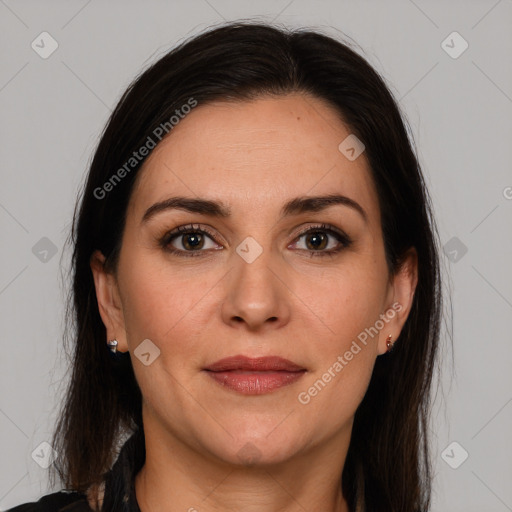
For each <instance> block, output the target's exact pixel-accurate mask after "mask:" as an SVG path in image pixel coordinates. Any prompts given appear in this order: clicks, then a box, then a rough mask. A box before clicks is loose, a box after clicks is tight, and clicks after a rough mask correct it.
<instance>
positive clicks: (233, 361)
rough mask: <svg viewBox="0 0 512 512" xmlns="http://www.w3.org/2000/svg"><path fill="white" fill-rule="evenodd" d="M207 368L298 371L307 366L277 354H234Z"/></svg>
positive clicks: (215, 370)
mask: <svg viewBox="0 0 512 512" xmlns="http://www.w3.org/2000/svg"><path fill="white" fill-rule="evenodd" d="M205 370H209V371H211V372H225V371H231V370H240V371H260V372H264V371H285V372H298V371H302V370H305V368H303V367H301V366H299V365H297V364H295V363H292V362H291V361H289V360H288V359H283V358H282V357H277V356H268V357H256V358H250V357H246V356H232V357H226V358H225V359H220V360H219V361H217V362H215V363H213V364H211V365H210V366H207V367H206V368H205Z"/></svg>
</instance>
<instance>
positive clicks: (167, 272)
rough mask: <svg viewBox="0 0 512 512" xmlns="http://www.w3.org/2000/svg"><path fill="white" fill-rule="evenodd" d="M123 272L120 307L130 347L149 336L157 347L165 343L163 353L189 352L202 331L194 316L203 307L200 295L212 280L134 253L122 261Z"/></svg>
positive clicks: (199, 316)
mask: <svg viewBox="0 0 512 512" xmlns="http://www.w3.org/2000/svg"><path fill="white" fill-rule="evenodd" d="M126 269H133V270H131V271H127V270H126ZM124 272H125V273H124V275H125V276H126V277H125V279H124V281H123V283H122V295H123V310H124V317H125V326H126V330H127V336H128V343H129V345H130V350H133V349H135V348H136V346H137V344H138V343H140V342H141V341H142V340H144V339H146V338H149V339H150V340H152V341H153V342H154V343H155V344H156V345H157V346H159V347H160V348H162V347H163V346H164V345H165V346H166V349H165V352H168V351H170V352H172V353H174V354H173V355H175V354H176V352H180V351H185V352H186V353H187V354H185V355H189V354H190V353H191V352H192V351H193V350H194V339H196V338H197V337H198V336H200V334H201V332H204V325H203V324H202V323H201V322H200V321H198V319H200V318H202V317H201V311H202V310H203V309H204V304H205V301H204V299H203V296H204V295H205V292H206V291H207V290H208V289H209V288H210V287H211V286H212V284H213V281H212V283H209V281H208V279H206V277H204V278H202V277H201V276H200V275H196V276H194V277H193V278H191V274H190V272H187V273H184V272H179V271H178V270H176V269H175V268H174V269H173V268H172V267H171V266H170V265H169V264H167V265H165V266H163V265H162V263H161V261H159V260H158V259H151V258H149V257H147V256H146V257H137V256H136V255H134V257H132V258H130V260H129V261H128V260H127V261H126V262H125V270H124ZM202 299H203V300H202ZM192 318H193V319H194V321H191V319H192ZM170 341H172V343H170ZM185 341H186V343H181V342H185ZM162 355H165V354H164V351H162Z"/></svg>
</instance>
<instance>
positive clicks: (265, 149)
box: [91, 94, 417, 512]
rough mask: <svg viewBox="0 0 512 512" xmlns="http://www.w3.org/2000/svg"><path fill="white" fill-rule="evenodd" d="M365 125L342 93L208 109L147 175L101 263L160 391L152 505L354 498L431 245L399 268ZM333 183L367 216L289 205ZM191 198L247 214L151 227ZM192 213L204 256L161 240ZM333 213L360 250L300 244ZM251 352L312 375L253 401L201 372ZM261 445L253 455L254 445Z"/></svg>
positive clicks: (142, 381)
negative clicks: (256, 252) (355, 348)
mask: <svg viewBox="0 0 512 512" xmlns="http://www.w3.org/2000/svg"><path fill="white" fill-rule="evenodd" d="M350 133H351V132H350V129H349V128H348V127H347V126H345V125H344V124H343V123H342V122H341V120H340V119H339V117H338V116H337V114H336V112H335V111H334V110H333V109H332V108H331V107H330V106H328V105H326V104H325V103H324V102H323V101H321V100H320V99H317V98H314V97H311V96H307V95H303V94H290V95H287V96H281V97H273V98H270V97H263V98H260V99H257V100H252V101H250V102H238V103H235V102H233V103H228V102H222V103H220V102H217V103H214V104H209V105H199V106H197V107H196V108H195V109H193V111H192V112H191V113H190V114H189V115H187V117H186V118H185V119H184V120H182V121H181V122H180V123H179V124H178V125H177V126H176V127H175V128H174V129H173V130H172V132H171V133H170V135H169V136H168V137H167V138H166V139H164V140H163V141H162V142H161V143H160V144H159V145H158V146H157V147H156V148H155V150H154V151H153V152H152V153H151V155H150V157H149V158H148V160H147V161H146V162H145V164H144V166H143V169H142V170H141V171H140V174H139V176H138V177H137V182H136V185H135V189H134V193H133V195H132V197H131V200H130V203H129V206H128V211H127V218H126V226H125V231H124V233H123V241H122V248H121V252H120V259H119V264H118V267H117V269H116V272H115V273H108V272H106V271H105V269H104V268H103V264H102V263H103V261H104V258H103V255H102V254H101V253H99V252H98V251H97V252H96V253H95V254H94V255H93V257H92V258H91V268H92V271H93V274H94V280H95V286H96V294H97V299H98V304H99V309H100V313H101V317H102V319H103V322H104V324H105V326H106V329H107V336H108V339H114V338H115V339H117V340H118V342H119V345H118V350H120V351H130V354H131V358H132V361H133V365H134V370H135V374H136V378H137V381H138V383H139V386H140V388H141V391H142V395H143V420H144V430H145V433H146V453H147V456H146V463H145V465H144V467H143V468H142V470H141V471H140V472H139V473H138V475H137V477H136V482H135V487H136V495H137V501H138V503H139V506H140V508H141V510H142V511H143V512H150V511H157V510H158V511H164V512H166V511H169V512H170V511H190V512H193V511H194V510H197V511H198V512H199V511H223V512H225V511H231V510H233V511H234V510H244V511H245V512H263V511H265V512H277V511H279V512H292V511H293V512H295V511H297V512H298V511H301V512H303V511H304V510H307V511H311V512H312V511H326V510H329V511H333V512H346V511H348V507H347V503H346V501H345V499H344V497H343V495H342V492H341V486H340V482H341V474H342V470H343V465H344V462H345V457H346V453H347V450H348V446H349V442H350V436H351V431H352V424H353V417H354V414H355V411H356V409H357V407H358V405H359V404H360V402H361V400H362V399H363V397H364V394H365V392H366V389H367V387H368V384H369V380H370V377H371V374H372V370H373V366H374V363H375V360H376V358H377V357H378V356H379V355H381V354H384V353H385V352H386V350H387V347H386V338H387V337H388V335H389V334H391V335H392V337H393V340H396V339H397V337H398V336H399V334H400V331H401V329H402V327H403V324H404V323H405V321H406V319H407V315H408V314H409V311H410V307H411V304H412V300H413V295H414V291H415V287H416V283H417V258H416V253H415V252H414V250H412V251H410V253H409V256H408V258H407V260H406V262H405V264H404V266H403V267H402V270H401V271H400V272H399V273H398V274H397V275H395V276H392V275H390V274H389V273H388V269H387V266H386V263H385V254H384V245H383V239H382V232H381V228H380V212H379V207H378V198H377V193H376V190H375V187H374V184H373V181H372V179H371V176H370V171H369V166H368V162H367V160H366V158H365V154H364V153H363V154H362V155H361V156H360V157H358V158H357V159H356V160H354V161H349V160H348V159H347V158H346V157H345V156H344V155H343V154H342V153H341V152H340V151H339V150H338V145H339V144H340V142H341V141H343V140H344V139H345V138H346V137H347V136H348V135H349V134H350ZM332 193H339V194H343V195H345V196H348V197H350V198H351V199H353V200H354V201H357V203H359V204H360V205H361V207H362V208H363V209H364V210H365V212H366V215H367V222H365V220H364V219H363V217H362V216H361V215H360V214H359V213H358V212H357V211H356V210H354V209H352V208H350V207H347V206H344V205H334V206H330V207H329V208H327V209H325V210H322V211H319V212H308V213H301V214H296V215H292V216H289V217H285V218H282V219H281V218H280V209H281V207H282V205H283V204H284V203H285V202H286V201H287V200H289V199H291V198H295V197H298V196H306V195H307V196H312V195H326V194H332ZM177 195H180V196H186V197H191V198H192V197H200V198H205V199H211V200H216V201H222V203H223V204H224V205H226V206H228V207H229V208H230V209H231V216H230V217H228V218H215V217H211V216H208V215H204V214H196V213H189V212H186V211H183V210H168V211H163V212H160V213H158V214H157V215H155V216H154V217H152V218H151V219H150V220H149V221H148V222H147V223H141V219H142V217H143V215H144V212H145V211H146V210H147V209H148V208H149V207H150V206H151V205H153V204H154V203H156V202H158V201H161V200H163V199H166V198H168V197H171V196H177ZM192 223H194V224H195V226H194V227H197V226H196V224H201V225H205V226H207V227H209V228H210V230H212V231H213V233H214V234H215V235H216V239H210V238H209V235H204V237H205V242H204V244H205V245H204V246H203V248H202V249H196V251H197V250H200V251H202V254H200V255H199V256H197V257H189V258H187V257H180V256H178V255H173V254H170V253H168V252H166V251H165V250H164V249H163V248H162V247H161V246H160V245H159V244H158V240H159V238H160V237H163V235H164V234H165V233H167V232H169V231H171V230H172V229H174V228H175V227H178V226H183V225H188V224H192ZM319 223H327V224H331V225H332V226H334V227H336V228H338V229H340V230H342V231H344V232H345V233H346V234H347V235H348V236H349V237H350V238H351V239H352V240H353V243H352V245H351V246H349V247H347V248H342V249H341V251H340V252H339V253H337V254H335V255H334V256H332V257H330V256H325V257H311V252H313V251H314V250H315V248H314V246H313V247H312V246H311V243H309V245H308V243H307V241H308V240H311V237H309V239H308V236H307V235H306V236H302V237H301V238H300V240H298V231H299V230H300V229H301V228H307V227H309V226H313V227H314V226H316V225H318V224H319ZM322 233H324V236H326V237H327V238H328V241H327V243H328V246H322V247H323V248H321V249H317V252H318V251H328V250H329V249H331V248H333V247H337V246H339V242H338V240H337V239H336V237H335V236H334V235H332V234H329V232H328V231H327V232H326V231H322ZM247 236H251V237H253V238H254V239H255V240H256V241H257V242H258V244H259V245H260V246H261V248H262V250H263V252H262V254H261V255H260V256H259V257H258V258H257V259H256V260H255V261H253V262H252V263H247V262H246V261H245V260H244V259H243V258H241V257H240V256H239V255H238V253H237V252H236V248H237V246H238V245H239V244H240V243H241V242H242V241H243V240H244V239H245V238H246V237H247ZM183 241H190V239H187V237H185V236H183V235H181V236H178V237H177V238H175V239H174V241H173V242H172V246H173V247H174V248H176V249H181V250H182V251H186V249H185V248H184V246H183V245H182V242H183ZM189 247H190V246H189ZM218 247H220V248H221V249H219V250H214V248H218ZM308 249H309V252H308ZM189 252H190V249H189ZM395 302H398V303H399V304H400V305H401V306H402V309H401V310H400V312H397V313H396V314H395V315H394V317H393V318H392V319H390V320H389V321H388V322H387V323H386V325H385V327H384V329H382V330H381V331H379V333H378V335H376V336H374V337H373V338H371V337H370V338H369V340H368V343H367V345H366V346H362V347H363V348H362V350H361V351H360V352H359V353H358V354H357V355H354V357H353V359H352V360H351V361H350V362H349V363H348V364H347V365H346V366H345V367H344V368H343V370H342V371H341V372H339V373H338V374H337V375H336V377H335V378H333V379H332V380H331V382H329V383H328V384H327V385H326V386H325V387H324V388H323V389H322V390H321V391H320V392H319V393H318V394H317V395H316V396H314V397H312V398H311V401H310V402H309V403H308V404H307V405H303V404H301V403H300V402H299V401H298V395H299V393H300V392H304V391H307V390H308V388H310V387H311V386H312V385H313V384H314V383H315V382H316V381H317V380H318V379H320V378H321V377H322V375H323V374H324V373H325V372H326V371H327V370H328V368H329V367H332V366H333V364H334V363H335V362H336V360H337V357H338V356H339V355H343V354H344V353H345V352H346V351H347V350H349V348H350V346H351V344H352V342H353V340H355V339H356V338H357V336H358V334H359V333H361V332H362V331H364V329H365V328H368V327H370V326H373V325H375V322H376V320H378V319H379V315H380V314H382V313H385V312H386V311H388V310H390V309H392V304H393V303H395ZM145 339H150V340H151V341H152V343H154V344H155V345H156V346H157V347H158V348H159V350H160V356H159V357H157V358H156V359H155V360H154V362H152V363H151V364H150V365H148V366H146V365H144V364H143V363H142V362H141V361H140V360H139V359H138V358H137V357H136V356H134V350H135V349H136V348H137V346H138V345H139V344H140V343H141V342H142V341H143V340H145ZM236 354H244V355H247V356H250V357H258V356H266V355H278V356H281V357H284V358H286V359H289V360H291V361H293V362H295V363H297V364H299V365H301V366H302V367H304V368H306V370H307V372H306V374H305V375H304V376H303V377H301V379H299V380H298V381H297V382H295V383H293V384H291V385H288V386H285V387H282V388H280V389H277V390H274V391H273V392H271V393H268V394H263V395H257V396H246V395H241V394H238V393H237V392H235V391H233V390H230V389H227V388H224V387H222V386H221V385H219V384H218V383H217V382H215V381H214V380H213V379H211V378H210V377H209V376H208V375H207V374H206V373H205V372H203V371H201V370H202V368H204V367H205V366H207V365H208V364H211V363H213V362H215V361H217V360H219V359H221V358H224V357H227V356H231V355H236ZM247 443H250V445H248V446H250V447H251V449H252V450H253V453H255V454H256V455H255V458H256V459H257V460H256V462H255V463H253V464H251V460H249V459H248V458H247V457H245V458H244V457H243V456H242V454H243V453H245V452H244V450H242V448H243V447H244V446H246V445H247ZM241 450H242V451H241ZM245 450H247V446H246V448H245Z"/></svg>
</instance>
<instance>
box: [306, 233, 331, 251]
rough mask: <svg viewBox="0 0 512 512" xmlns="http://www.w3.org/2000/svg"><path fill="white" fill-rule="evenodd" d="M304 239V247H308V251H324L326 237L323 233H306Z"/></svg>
mask: <svg viewBox="0 0 512 512" xmlns="http://www.w3.org/2000/svg"><path fill="white" fill-rule="evenodd" d="M305 237H306V246H307V247H308V249H310V250H312V251H314V250H321V249H325V247H326V246H327V242H328V236H326V235H325V234H324V233H322V232H320V231H312V232H310V233H307V234H306V235H305Z"/></svg>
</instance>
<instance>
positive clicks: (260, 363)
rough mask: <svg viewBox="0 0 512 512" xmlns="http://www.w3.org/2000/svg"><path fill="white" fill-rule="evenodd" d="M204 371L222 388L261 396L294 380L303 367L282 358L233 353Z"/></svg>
mask: <svg viewBox="0 0 512 512" xmlns="http://www.w3.org/2000/svg"><path fill="white" fill-rule="evenodd" d="M204 370H205V372H206V373H207V374H208V375H209V376H210V377H211V378H212V379H213V380H214V381H215V382H217V383H218V384H220V385H221V386H223V387H224V388H228V389H231V390H233V391H236V392H237V393H241V394H244V395H262V394H265V393H270V392H271V391H274V390H276V389H279V388H281V387H283V386H287V385H289V384H292V383H294V382H295V381H297V380H299V379H300V378H301V377H302V376H303V375H304V374H305V373H306V369H305V368H302V367H301V366H299V365H297V364H295V363H293V362H291V361H289V360H288V359H283V358H282V357H277V356H270V357H257V358H249V357H246V356H241V355H238V356H233V357H227V358H225V359H221V360H219V361H217V362H215V363H213V364H211V365H210V366H208V367H207V368H205V369H204Z"/></svg>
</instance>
